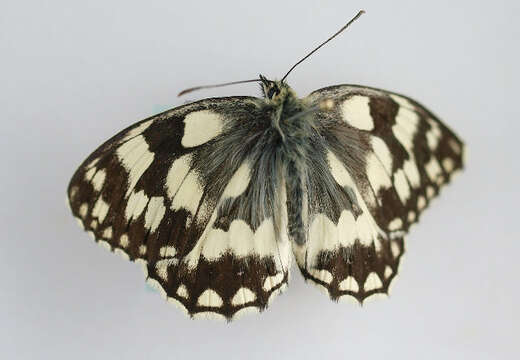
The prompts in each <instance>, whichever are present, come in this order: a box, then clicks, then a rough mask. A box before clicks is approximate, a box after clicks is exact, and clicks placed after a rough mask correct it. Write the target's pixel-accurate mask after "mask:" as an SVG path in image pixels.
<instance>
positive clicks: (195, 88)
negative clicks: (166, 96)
mask: <svg viewBox="0 0 520 360" xmlns="http://www.w3.org/2000/svg"><path fill="white" fill-rule="evenodd" d="M258 81H262V79H251V80H241V81H233V82H228V83H223V84H213V85H202V86H195V87H192V88H189V89H185V90H182V91H181V92H180V93H179V94H178V95H177V96H182V95H184V94H187V93H190V92H192V91H195V90H201V89H211V88H216V87H222V86H228V85H236V84H244V83H250V82H258Z"/></svg>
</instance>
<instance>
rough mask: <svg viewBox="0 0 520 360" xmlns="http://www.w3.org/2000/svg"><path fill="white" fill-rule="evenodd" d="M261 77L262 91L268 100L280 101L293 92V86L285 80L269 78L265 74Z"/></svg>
mask: <svg viewBox="0 0 520 360" xmlns="http://www.w3.org/2000/svg"><path fill="white" fill-rule="evenodd" d="M259 77H260V80H261V81H262V84H261V88H262V93H263V94H264V97H265V98H266V99H267V100H271V101H273V102H280V101H282V100H283V99H285V98H286V97H287V96H288V95H289V94H290V93H291V88H290V87H289V85H287V84H286V83H284V82H283V81H276V80H269V79H267V78H266V77H265V76H263V75H259Z"/></svg>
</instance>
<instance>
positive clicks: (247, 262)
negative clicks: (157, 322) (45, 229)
mask: <svg viewBox="0 0 520 360" xmlns="http://www.w3.org/2000/svg"><path fill="white" fill-rule="evenodd" d="M264 120H265V114H264V113H262V107H261V106H260V105H259V103H258V100H257V99H255V98H248V97H234V98H221V99H207V100H202V101H199V102H196V103H193V104H188V105H185V106H182V107H179V108H176V109H173V110H170V111H167V112H165V113H163V114H160V115H157V116H155V117H152V118H150V119H146V120H144V121H142V122H140V123H137V124H136V125H134V126H132V127H130V128H128V129H126V130H124V131H122V132H121V133H120V134H118V135H116V136H115V137H113V138H112V139H110V140H108V141H107V142H106V143H105V144H103V145H102V146H101V147H100V148H99V149H98V150H96V151H95V152H94V153H93V154H92V155H91V156H89V157H88V158H87V160H85V162H84V163H83V164H82V165H81V166H80V168H79V169H78V170H77V172H76V173H75V174H74V176H73V178H72V180H71V182H70V185H69V188H68V195H69V203H70V206H71V209H72V212H73V214H74V216H75V217H76V218H78V220H79V222H80V224H81V226H83V227H84V228H85V230H87V231H88V232H89V233H91V234H92V235H93V237H94V238H95V239H96V241H98V242H99V243H101V244H104V245H105V246H106V247H107V248H109V249H111V250H113V251H114V252H118V253H120V254H122V255H124V256H126V257H129V258H130V259H131V260H134V261H137V260H139V261H141V262H143V263H144V264H145V267H146V269H147V274H148V279H149V280H150V281H151V282H152V283H153V284H154V285H156V286H157V287H158V288H159V289H160V290H161V292H162V293H163V294H164V295H165V296H166V297H167V298H168V299H169V301H171V302H174V303H176V304H180V305H182V307H183V308H184V309H186V311H187V312H188V313H189V314H190V315H193V316H206V315H209V316H217V317H218V316H220V317H225V318H228V319H229V318H231V317H233V316H235V315H236V314H238V313H243V312H246V311H251V310H259V309H263V308H265V307H266V306H267V304H268V302H269V300H270V299H271V298H272V297H273V295H275V294H277V293H279V292H280V291H281V290H283V288H284V287H285V284H286V282H287V276H288V268H289V264H290V247H289V245H288V239H287V234H286V231H285V228H286V220H284V219H286V210H285V205H284V204H285V203H284V202H283V201H279V199H283V198H284V196H285V194H284V193H281V192H280V191H279V189H284V188H283V187H282V186H276V185H275V184H276V182H275V181H271V179H276V178H279V179H281V178H282V177H281V176H280V175H279V174H276V173H270V171H273V169H274V168H268V169H258V168H257V167H256V164H257V163H258V162H261V163H270V161H266V160H265V159H259V157H261V156H263V155H262V154H263V153H264V152H262V151H261V149H256V150H257V151H253V149H254V148H255V146H256V144H257V143H258V139H257V137H258V136H261V135H262V133H263V130H264V128H265V126H266V123H265V121H264ZM253 180H254V181H253ZM263 204H267V205H265V206H264V205H263ZM284 221H285V223H284Z"/></svg>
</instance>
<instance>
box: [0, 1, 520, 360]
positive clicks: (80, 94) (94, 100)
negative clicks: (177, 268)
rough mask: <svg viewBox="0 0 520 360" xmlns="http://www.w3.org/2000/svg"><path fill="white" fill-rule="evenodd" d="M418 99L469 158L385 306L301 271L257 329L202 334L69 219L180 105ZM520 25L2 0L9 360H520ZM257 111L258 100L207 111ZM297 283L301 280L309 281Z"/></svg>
mask: <svg viewBox="0 0 520 360" xmlns="http://www.w3.org/2000/svg"><path fill="white" fill-rule="evenodd" d="M360 8H365V9H366V10H367V14H366V15H365V16H363V17H362V18H361V19H360V21H359V22H357V23H356V24H355V25H354V26H353V27H352V28H351V29H350V30H349V31H348V32H347V33H344V34H343V35H342V36H341V37H340V38H338V39H337V40H336V41H335V42H334V43H331V44H330V45H329V46H327V47H326V48H324V49H323V50H322V51H321V52H320V53H318V54H316V55H315V56H313V57H312V58H311V59H309V61H307V62H306V63H305V64H303V65H301V66H300V67H299V68H298V69H297V70H295V71H294V73H293V74H292V75H291V76H290V78H289V83H290V84H291V85H292V86H293V87H294V89H296V91H297V92H298V93H300V94H301V95H305V94H307V93H309V92H310V91H312V90H313V89H318V88H320V87H324V86H327V85H332V84H338V83H355V84H364V85H370V86H375V87H381V88H384V89H389V90H394V91H398V92H401V93H404V94H408V95H410V96H413V97H414V98H416V99H418V100H419V101H421V102H423V103H424V104H426V105H427V106H428V107H429V108H430V109H432V110H433V111H434V112H436V113H437V114H438V115H439V116H440V117H441V118H442V119H443V120H444V121H445V122H446V123H447V124H448V125H449V126H450V127H452V128H453V129H454V130H455V131H456V132H457V133H458V134H459V135H460V136H461V137H462V138H463V139H464V140H465V141H466V142H467V144H468V153H469V156H468V159H469V160H468V161H469V162H468V164H467V171H466V172H465V173H464V174H463V175H461V176H459V177H457V178H456V179H455V182H454V183H453V184H452V185H451V186H449V187H448V188H445V190H444V191H443V193H442V196H441V197H440V198H439V199H437V200H436V201H435V202H434V204H433V206H432V207H431V208H430V209H428V211H427V213H426V214H425V216H424V217H423V218H422V221H421V224H419V226H416V227H414V228H413V229H412V231H411V234H410V236H409V238H408V243H407V246H408V250H407V256H406V257H405V259H404V263H403V266H402V268H401V275H400V278H399V279H398V280H397V281H396V283H395V287H394V291H393V294H392V296H391V298H390V299H388V300H380V301H378V302H374V303H370V304H368V305H367V306H365V307H363V308H359V307H356V306H353V305H346V304H336V303H333V302H331V301H330V300H329V299H328V298H327V297H325V296H324V295H323V294H321V293H320V292H319V291H317V290H316V289H315V288H313V287H311V286H309V285H306V284H305V283H304V282H303V281H302V279H301V276H300V274H299V273H298V272H297V271H294V272H293V276H292V281H291V284H290V287H289V289H288V291H287V292H286V293H285V294H284V295H282V296H280V297H279V298H278V299H277V300H276V301H275V302H274V303H273V304H272V306H271V307H270V308H269V309H268V311H266V312H264V313H263V314H261V315H259V316H248V317H245V318H243V319H242V320H239V321H237V322H234V323H232V324H225V323H215V322H203V321H192V320H189V319H187V318H185V317H184V315H182V314H181V313H180V311H178V310H177V309H175V308H174V307H171V306H170V305H168V304H166V303H165V302H164V301H163V300H162V299H161V298H160V296H159V295H158V294H156V293H154V292H153V291H151V290H149V289H147V288H146V286H145V284H144V281H143V276H142V273H141V269H140V268H139V267H138V266H137V265H135V264H133V263H129V262H126V261H124V260H122V259H121V258H120V257H118V256H116V255H113V254H110V253H108V252H107V251H105V250H104V249H102V248H100V247H98V246H96V245H95V244H94V243H93V241H92V240H91V239H90V238H89V237H88V236H87V234H85V233H83V232H82V231H81V230H80V229H79V227H78V226H77V225H76V222H75V221H74V220H73V218H72V217H71V216H70V214H69V210H68V209H67V207H66V205H65V202H64V198H65V188H66V186H67V183H68V181H69V178H70V176H71V175H72V173H73V171H74V170H75V169H76V166H78V165H79V164H80V162H81V161H82V160H83V159H84V158H85V157H86V156H87V155H88V154H89V153H90V152H91V151H93V150H94V149H95V148H96V147H97V146H98V145H99V144H100V143H101V142H102V141H104V140H106V139H107V138H108V137H110V136H112V135H113V134H115V133H116V132H117V131H119V130H120V129H122V128H124V127H126V126H128V125H130V124H131V123H133V122H135V121H138V120H140V119H142V118H145V117H147V116H149V115H152V114H154V113H157V112H159V111H161V110H164V109H166V108H170V107H174V106H177V105H179V104H182V103H183V101H184V100H183V99H178V98H176V94H177V92H178V91H179V90H181V89H183V88H186V87H189V86H193V85H200V84H206V83H213V82H221V81H233V80H240V79H248V78H251V77H254V76H256V75H257V74H258V73H259V72H261V73H262V74H265V75H267V76H271V77H280V76H281V75H283V73H284V72H285V71H286V70H287V69H288V68H289V67H290V65H292V64H293V63H294V62H295V61H296V60H298V58H299V57H301V56H302V55H304V53H305V52H306V51H307V50H309V49H310V48H312V47H313V46H314V45H316V44H317V43H318V42H320V41H321V40H323V39H325V38H326V37H327V36H329V35H330V34H332V33H333V32H334V31H336V30H337V28H339V26H341V25H342V24H343V23H344V22H346V20H348V19H349V18H350V17H351V16H353V15H354V14H355V13H356V12H357V10H359V9H360ZM519 15H520V8H519V5H518V2H515V1H493V2H490V1H474V0H473V1H444V0H443V1H439V0H435V1H401V0H394V1H291V2H282V1H265V0H263V1H255V2H253V1H240V2H239V1H236V2H225V1H211V2H209V1H208V2H207V3H204V2H201V1H187V2H175V1H172V0H170V1H166V0H165V1H147V2H141V1H139V2H137V1H136V2H130V1H108V2H107V1H105V0H103V1H100V0H95V1H74V2H71V1H57V0H56V1H3V2H2V5H1V6H0V59H1V60H0V65H1V66H0V84H1V85H0V121H1V124H2V126H1V143H0V149H1V154H2V165H1V166H0V179H1V186H0V191H1V193H0V199H1V206H0V221H1V233H2V238H1V242H0V274H2V275H1V279H2V284H1V287H2V290H0V309H1V310H0V324H1V325H0V352H1V354H2V358H5V359H15V358H16V359H35V358H41V359H51V358H52V359H94V358H95V359H111V358H114V359H117V358H125V359H143V358H156V359H174V358H178V359H182V358H204V359H208V358H211V359H221V358H222V359H224V358H225V359H230V358H244V357H247V358H250V359H279V358H284V359H291V358H296V357H298V358H304V359H305V358H316V357H319V358H322V359H326V358H330V357H332V356H336V355H337V356H340V358H349V359H359V358H363V359H365V358H366V359H382V358H384V359H413V358H423V359H445V358H450V359H456V358H470V357H471V358H472V359H485V358H504V357H505V356H506V355H512V354H514V353H517V349H518V348H517V342H518V332H519V331H520V328H519V326H518V322H519V320H520V319H519V310H518V296H519V285H518V277H519V270H520V267H519V264H518V255H519V253H520V246H519V244H518V243H519V241H520V236H519V235H520V233H519V230H518V229H519V228H518V203H519V201H518V200H519V196H518V181H519V174H520V171H519V165H518V145H519V137H518V136H519V135H518V134H519V130H520V126H519V120H520V119H519V113H520V111H519V109H520V106H519V105H518V102H519V100H518V88H517V86H516V83H517V81H518V80H519V79H518V77H519V76H518V75H519V74H518V70H517V66H518V63H520V58H519V52H518V39H519V26H518V19H519ZM236 94H241V95H255V94H258V91H257V86H256V85H253V84H251V85H244V86H236V87H229V88H226V89H221V90H218V91H217V90H214V91H204V92H199V93H194V94H193V95H192V96H189V98H190V99H197V98H201V97H209V96H220V95H236ZM293 270H296V269H293Z"/></svg>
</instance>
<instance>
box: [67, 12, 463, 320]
mask: <svg viewBox="0 0 520 360" xmlns="http://www.w3.org/2000/svg"><path fill="white" fill-rule="evenodd" d="M362 13H363V11H361V12H359V13H358V14H357V15H356V16H355V17H354V18H353V19H352V20H351V21H349V22H348V23H347V24H346V25H345V26H344V27H343V28H341V29H340V30H339V31H338V32H337V33H336V34H334V35H333V36H332V37H331V38H329V39H328V40H327V41H325V42H324V43H322V44H321V45H320V46H318V47H317V48H316V49H314V50H313V51H312V52H311V53H309V54H308V55H307V56H306V57H305V58H303V59H302V60H300V61H299V62H298V63H296V64H295V65H294V66H293V67H292V68H291V69H290V70H289V72H288V73H287V74H286V75H285V76H284V77H283V78H282V80H280V81H273V80H269V79H267V78H265V77H263V76H260V78H259V79H254V80H247V81H246V82H252V81H258V82H260V83H261V86H262V90H263V94H264V98H256V97H247V96H236V97H224V98H210V99H204V100H200V101H196V102H193V103H190V104H187V105H183V106H179V107H177V108H174V109H171V110H168V111H166V112H164V113H162V114H159V115H155V116H153V117H151V118H148V119H145V120H143V121H141V122H138V123H137V124H135V125H132V126H130V127H129V128H127V129H125V130H123V131H122V132H120V133H119V134H117V135H116V136H114V137H113V138H111V139H110V140H108V141H107V142H105V143H104V144H103V145H101V147H99V148H98V149H97V150H96V151H94V153H92V154H91V155H90V156H89V157H88V158H87V159H86V160H85V161H84V162H83V164H82V165H81V166H80V167H79V169H78V170H77V171H76V173H75V174H74V176H73V177H72V180H71V182H70V185H69V187H68V196H69V202H70V206H71V209H72V213H73V214H74V216H75V217H77V218H78V220H79V223H80V225H81V226H82V227H84V228H85V230H87V231H88V232H89V233H90V234H91V235H92V236H93V237H94V238H95V239H96V241H97V242H98V243H100V244H102V245H104V246H106V247H107V248H108V249H110V250H112V251H114V252H117V253H119V254H121V255H123V256H124V257H126V258H129V259H130V260H133V261H136V262H137V261H139V262H142V263H143V265H144V267H145V269H146V274H147V279H148V281H150V282H151V283H152V284H153V285H154V286H156V287H157V288H158V289H159V290H160V291H161V293H162V294H163V295H164V297H166V298H167V299H168V301H169V302H171V303H175V304H177V305H179V306H180V307H181V308H182V309H183V310H185V311H186V312H187V313H188V314H189V315H190V316H192V317H208V316H209V317H217V318H224V319H228V320H230V319H232V318H235V317H236V316H237V315H240V314H243V313H245V312H251V311H254V312H256V311H260V310H263V309H265V308H266V307H267V306H268V304H269V303H270V302H271V300H272V299H273V298H274V297H275V296H276V295H277V294H279V293H280V292H282V291H283V290H284V289H285V288H286V285H287V281H288V278H289V269H290V267H291V260H292V257H293V254H294V257H295V259H296V262H297V263H298V266H299V268H300V270H301V272H302V274H303V276H304V277H305V279H307V280H310V281H311V282H312V283H313V284H315V285H317V286H318V287H320V288H322V289H324V290H325V291H326V292H327V293H328V294H329V296H330V297H331V299H333V300H348V299H352V300H355V301H356V302H359V303H362V302H363V301H364V300H365V299H367V298H369V297H373V296H376V295H381V294H387V293H388V288H389V285H390V283H391V282H392V279H393V278H394V277H395V276H396V274H397V271H398V266H399V261H400V258H401V256H402V255H403V252H404V243H403V236H404V235H405V234H406V232H407V231H408V229H409V227H410V225H411V224H413V223H415V222H417V220H418V219H419V215H420V213H421V212H422V211H423V210H424V209H425V208H426V207H427V206H428V204H429V202H430V200H431V199H432V198H433V197H435V196H436V195H437V194H438V192H439V189H440V188H441V186H442V185H444V184H446V183H448V182H449V181H450V178H451V176H452V175H453V173H454V172H455V171H456V170H459V169H461V168H462V166H463V152H464V147H463V144H462V142H461V141H460V140H459V139H458V138H457V136H455V135H454V134H453V132H452V131H450V130H449V129H448V128H447V127H446V126H445V125H443V124H442V123H441V122H440V121H439V120H438V119H437V117H436V116H434V115H433V114H432V113H431V112H430V111H428V110H426V109H425V108H424V107H423V106H421V105H420V104H419V103H417V102H416V101H414V100H411V99H409V98H407V97H405V96H402V95H398V94H395V93H392V92H388V91H384V90H379V89H374V88H369V87H365V86H358V85H336V86H331V87H327V88H324V89H320V90H317V91H314V92H313V93H311V94H310V95H309V96H307V97H305V98H303V99H300V98H298V97H297V96H296V94H295V93H294V92H293V90H292V89H291V88H290V87H289V86H288V85H287V83H286V82H285V78H286V77H287V75H288V74H289V73H290V72H291V71H292V70H293V69H294V67H295V66H296V65H298V64H299V63H300V62H302V61H303V60H305V59H306V58H307V57H308V56H310V55H311V54H312V53H314V52H315V51H316V50H318V49H319V48H320V47H321V46H323V45H324V44H325V43H327V42H328V41H330V40H331V39H332V38H334V37H335V36H337V35H338V34H339V33H340V32H342V31H343V30H344V29H345V28H347V27H348V26H349V25H350V24H351V23H352V22H353V21H354V20H356V19H357V18H358V17H359V16H360V15H361V14H362ZM237 83H239V82H237ZM229 84H234V83H228V84H220V85H212V86H204V87H198V88H192V89H188V90H186V91H184V92H183V93H186V92H189V91H193V90H196V89H199V88H207V87H213V86H222V85H229ZM181 94H182V93H181Z"/></svg>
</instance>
